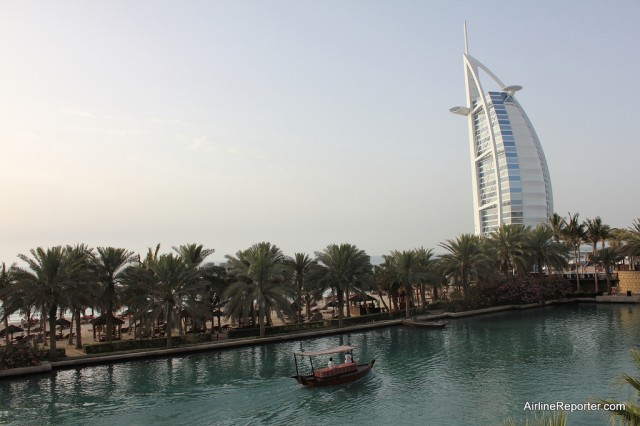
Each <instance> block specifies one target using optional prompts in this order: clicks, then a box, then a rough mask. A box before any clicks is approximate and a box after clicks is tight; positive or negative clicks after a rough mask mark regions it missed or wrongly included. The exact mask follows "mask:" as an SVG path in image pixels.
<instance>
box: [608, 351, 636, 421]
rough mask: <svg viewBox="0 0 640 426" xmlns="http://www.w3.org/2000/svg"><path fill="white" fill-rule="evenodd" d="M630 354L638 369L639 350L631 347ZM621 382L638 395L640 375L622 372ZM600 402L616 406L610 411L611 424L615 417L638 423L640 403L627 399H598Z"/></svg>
mask: <svg viewBox="0 0 640 426" xmlns="http://www.w3.org/2000/svg"><path fill="white" fill-rule="evenodd" d="M631 356H632V357H633V361H634V363H635V364H636V367H637V368H638V369H640V350H638V349H631ZM619 380H620V382H621V383H622V384H627V385H629V386H630V387H631V389H632V390H634V391H635V394H636V397H639V396H640V377H633V376H630V375H628V374H623V375H622V377H620V379H619ZM598 401H599V402H600V403H601V404H609V406H613V407H617V408H616V409H614V410H612V411H611V423H612V424H613V423H614V421H615V418H616V417H617V418H618V419H619V420H620V421H621V423H622V422H624V424H628V425H634V426H637V425H640V405H638V404H637V402H632V401H627V402H620V401H616V400H610V399H599V400H598Z"/></svg>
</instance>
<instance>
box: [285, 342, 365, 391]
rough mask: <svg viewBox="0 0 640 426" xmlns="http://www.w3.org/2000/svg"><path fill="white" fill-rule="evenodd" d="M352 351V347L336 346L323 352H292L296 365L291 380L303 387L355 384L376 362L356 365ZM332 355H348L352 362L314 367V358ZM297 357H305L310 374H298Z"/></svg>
mask: <svg viewBox="0 0 640 426" xmlns="http://www.w3.org/2000/svg"><path fill="white" fill-rule="evenodd" d="M354 349H355V348H354V347H353V346H338V347H335V348H330V349H326V350H324V351H314V352H294V353H293V358H294V360H295V363H296V375H295V376H292V378H294V379H296V380H297V381H298V383H300V384H301V385H304V386H334V385H342V384H345V383H351V382H355V381H356V380H358V379H360V378H362V377H364V376H366V375H367V373H369V371H371V369H372V368H373V364H375V362H376V360H375V359H373V360H371V361H369V363H368V364H357V363H356V362H355V361H353V350H354ZM333 354H350V355H351V357H350V359H351V360H352V362H349V363H346V362H345V363H344V364H335V366H333V367H323V368H315V367H314V365H313V360H314V358H315V357H319V356H327V355H333ZM298 357H300V358H301V359H304V358H305V357H308V358H309V363H310V365H311V373H310V374H300V371H299V369H298Z"/></svg>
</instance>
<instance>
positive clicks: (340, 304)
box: [338, 290, 344, 328]
mask: <svg viewBox="0 0 640 426" xmlns="http://www.w3.org/2000/svg"><path fill="white" fill-rule="evenodd" d="M343 307H344V293H343V292H342V290H338V327H340V328H342V318H343V316H344V312H343Z"/></svg>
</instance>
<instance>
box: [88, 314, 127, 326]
mask: <svg viewBox="0 0 640 426" xmlns="http://www.w3.org/2000/svg"><path fill="white" fill-rule="evenodd" d="M111 321H113V325H122V324H124V321H122V320H121V319H120V318H118V317H114V316H113V315H111ZM91 324H93V325H107V316H106V315H104V314H103V315H100V316H99V317H97V318H94V319H92V320H91Z"/></svg>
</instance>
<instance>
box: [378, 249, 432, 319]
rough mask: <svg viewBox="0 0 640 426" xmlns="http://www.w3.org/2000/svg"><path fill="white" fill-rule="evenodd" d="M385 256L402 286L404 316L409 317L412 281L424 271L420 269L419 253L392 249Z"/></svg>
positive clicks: (418, 277) (411, 304)
mask: <svg viewBox="0 0 640 426" xmlns="http://www.w3.org/2000/svg"><path fill="white" fill-rule="evenodd" d="M385 258H386V259H388V260H389V264H390V265H391V270H392V271H393V273H394V275H395V276H396V279H397V280H398V281H399V282H400V283H401V284H402V285H403V286H404V297H405V317H406V318H411V306H413V303H412V295H413V283H415V282H416V281H417V280H418V279H420V278H421V277H422V276H423V275H424V274H425V273H426V271H424V270H423V269H422V266H423V265H422V263H421V258H420V255H419V253H418V251H417V250H403V251H398V250H394V251H392V252H391V254H390V255H389V256H385Z"/></svg>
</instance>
